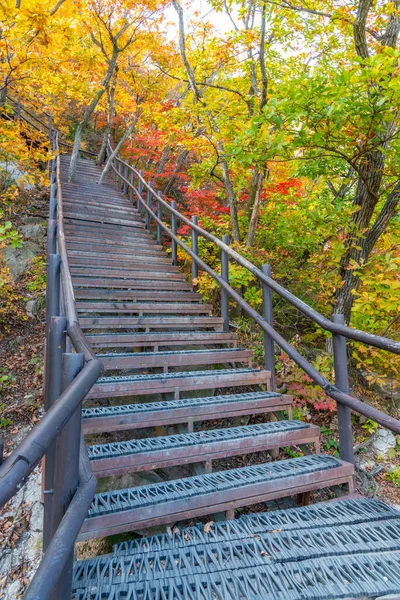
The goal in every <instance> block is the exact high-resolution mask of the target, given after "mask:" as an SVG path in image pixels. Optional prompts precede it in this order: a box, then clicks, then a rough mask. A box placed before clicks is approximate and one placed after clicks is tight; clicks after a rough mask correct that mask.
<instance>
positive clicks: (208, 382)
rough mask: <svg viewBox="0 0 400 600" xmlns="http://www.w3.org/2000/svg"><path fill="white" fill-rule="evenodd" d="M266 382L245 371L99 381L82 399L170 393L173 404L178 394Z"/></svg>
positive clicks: (265, 374) (261, 376) (266, 376)
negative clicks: (172, 396) (173, 399)
mask: <svg viewBox="0 0 400 600" xmlns="http://www.w3.org/2000/svg"><path fill="white" fill-rule="evenodd" d="M269 380H270V372H269V371H261V370H258V369H249V368H244V369H215V370H212V371H208V370H207V371H183V372H178V373H160V374H156V375H129V376H118V377H100V378H99V379H98V380H97V382H96V383H95V384H94V386H93V387H92V389H91V390H90V392H89V393H88V394H87V396H86V398H88V399H89V398H116V397H119V396H135V395H138V394H163V393H165V394H168V393H174V397H175V399H176V400H177V399H178V398H179V395H180V394H181V393H182V392H187V391H190V392H191V391H193V390H209V389H214V388H226V387H237V386H246V385H263V384H264V385H267V384H268V383H269Z"/></svg>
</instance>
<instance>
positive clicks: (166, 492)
mask: <svg viewBox="0 0 400 600" xmlns="http://www.w3.org/2000/svg"><path fill="white" fill-rule="evenodd" d="M341 467H345V471H346V473H347V472H348V474H349V475H350V474H351V473H352V472H353V466H352V465H350V464H348V463H343V462H342V461H340V460H339V459H337V458H334V457H333V456H328V455H319V454H314V455H310V456H303V457H300V458H291V459H288V460H282V461H277V462H273V463H264V464H260V465H253V466H247V467H240V468H236V469H229V470H226V471H219V472H215V473H209V474H204V475H195V476H193V477H185V478H183V479H176V480H173V481H162V482H160V483H152V484H147V485H141V486H138V487H133V488H126V489H120V490H112V491H108V492H102V493H98V494H96V495H95V498H94V500H93V503H92V505H91V507H90V509H89V512H88V517H87V519H86V521H85V523H84V525H83V528H82V532H83V533H84V532H87V531H89V530H90V528H91V526H90V523H91V522H93V520H95V519H97V518H99V517H101V518H102V519H103V518H104V517H105V516H106V515H109V516H114V515H115V514H116V513H125V512H129V511H135V510H139V509H140V510H143V509H144V508H145V507H151V509H152V510H153V511H154V509H155V508H157V507H159V508H160V507H161V508H162V510H163V518H165V517H166V514H167V508H166V504H171V503H172V504H173V508H172V510H173V512H174V514H176V513H177V512H178V511H179V510H186V509H187V503H188V502H189V501H190V500H191V499H194V498H197V499H198V498H199V497H201V498H202V502H203V503H205V504H206V505H207V508H209V504H208V498H207V497H208V496H211V495H213V494H214V495H215V494H216V495H217V496H218V497H219V498H221V496H222V495H223V496H224V497H225V498H226V499H225V502H226V503H228V491H229V490H235V491H236V492H237V493H238V494H239V495H240V490H244V488H246V487H248V486H257V484H263V483H268V484H272V483H274V493H275V492H276V491H277V488H278V487H279V486H278V482H284V486H283V487H284V489H285V492H286V491H287V492H288V493H287V495H290V488H289V486H288V485H287V484H288V481H289V480H290V478H298V477H299V476H302V475H313V474H316V473H326V474H327V475H328V476H329V475H330V472H331V471H332V472H333V471H334V470H335V469H338V468H339V469H340V468H341ZM346 467H347V468H346ZM178 501H179V502H180V503H183V506H185V507H186V508H181V509H180V508H179V506H178ZM197 506H198V504H197V503H196V507H197ZM209 512H210V511H209ZM211 512H212V511H211ZM153 514H154V513H153ZM144 516H145V515H144V513H143V514H142V517H141V518H144ZM102 526H104V523H103V524H102Z"/></svg>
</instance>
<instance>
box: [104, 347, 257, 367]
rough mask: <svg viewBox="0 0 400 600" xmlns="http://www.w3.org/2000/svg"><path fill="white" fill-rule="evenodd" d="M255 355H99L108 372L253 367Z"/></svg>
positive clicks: (186, 352)
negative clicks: (214, 366)
mask: <svg viewBox="0 0 400 600" xmlns="http://www.w3.org/2000/svg"><path fill="white" fill-rule="evenodd" d="M252 357H253V353H252V352H251V351H250V350H243V349H242V348H225V349H215V350H212V349H209V350H178V351H171V352H125V353H120V352H119V353H113V354H97V358H98V359H99V360H101V362H102V363H103V365H104V368H105V370H106V371H110V370H121V369H156V368H161V369H164V372H166V373H167V372H168V369H169V368H170V367H184V366H185V367H187V366H191V365H222V364H225V363H232V364H234V363H247V366H248V367H251V366H252Z"/></svg>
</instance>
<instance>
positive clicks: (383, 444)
mask: <svg viewBox="0 0 400 600" xmlns="http://www.w3.org/2000/svg"><path fill="white" fill-rule="evenodd" d="M370 443H371V449H372V451H373V452H374V453H375V454H377V455H378V456H382V457H387V456H388V454H389V450H392V449H393V448H396V438H395V436H394V435H393V433H392V432H391V431H389V429H381V428H379V429H378V430H377V431H376V432H375V433H374V435H373V436H372V437H371V439H370Z"/></svg>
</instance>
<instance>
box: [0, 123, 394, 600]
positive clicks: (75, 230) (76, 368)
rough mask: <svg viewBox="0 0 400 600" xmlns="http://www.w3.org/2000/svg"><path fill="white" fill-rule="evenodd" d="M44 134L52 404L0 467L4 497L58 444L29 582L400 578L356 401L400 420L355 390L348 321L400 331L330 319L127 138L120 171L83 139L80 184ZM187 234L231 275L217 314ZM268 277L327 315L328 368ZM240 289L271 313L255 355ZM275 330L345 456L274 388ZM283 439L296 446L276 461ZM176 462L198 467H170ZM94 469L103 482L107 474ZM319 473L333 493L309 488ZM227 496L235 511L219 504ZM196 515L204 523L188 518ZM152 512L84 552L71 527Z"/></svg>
mask: <svg viewBox="0 0 400 600" xmlns="http://www.w3.org/2000/svg"><path fill="white" fill-rule="evenodd" d="M50 136H51V140H52V143H53V148H54V151H55V154H56V155H57V158H56V159H55V160H54V161H52V164H51V169H50V172H51V198H50V219H49V223H48V285H47V309H46V310H47V331H46V379H45V410H46V413H45V415H44V417H43V419H42V420H41V421H40V423H38V424H37V425H36V426H35V427H34V428H33V429H32V431H31V432H30V433H29V434H28V436H27V437H26V438H25V439H24V440H23V442H22V443H21V444H20V445H19V446H18V447H17V448H16V449H15V450H14V452H13V453H11V454H10V456H9V457H8V458H7V459H6V460H5V462H4V464H3V465H1V466H0V506H1V505H3V504H4V503H5V502H6V501H7V500H8V499H9V498H11V497H12V496H13V495H14V494H15V492H16V490H17V489H18V488H19V487H20V485H21V484H23V483H24V482H25V481H26V479H27V478H28V477H29V475H30V473H31V472H32V470H33V469H34V468H35V466H36V465H37V464H38V463H39V461H40V460H41V459H42V458H43V457H44V456H45V457H46V462H45V464H44V465H43V473H44V508H45V520H44V555H43V560H42V562H41V564H40V566H39V568H38V570H37V572H36V574H35V576H34V578H33V581H32V583H31V585H30V587H29V588H28V590H27V592H26V593H25V596H24V597H25V599H26V600H46V599H48V598H50V597H51V598H54V599H55V600H67V599H68V600H69V599H70V598H71V597H72V598H74V599H75V600H105V599H114V600H117V599H118V600H122V599H124V600H128V599H131V600H189V599H192V600H201V599H204V600H215V599H218V600H239V599H244V600H256V599H257V600H258V599H261V598H263V599H265V600H333V599H336V598H337V599H339V598H341V599H347V600H351V599H355V598H359V599H361V598H362V599H365V598H381V597H383V596H385V595H386V596H387V595H390V594H392V595H393V594H394V597H400V584H399V578H398V573H399V569H400V535H399V534H400V513H399V512H398V511H396V510H394V509H392V508H390V507H389V506H387V505H385V504H384V503H381V502H377V501H374V500H368V499H363V498H361V497H359V496H357V495H355V494H354V466H353V462H354V461H353V443H352V436H351V419H350V409H352V410H354V411H357V412H359V413H360V414H363V415H365V416H367V417H369V418H373V419H374V420H376V421H377V422H378V423H380V424H381V425H383V426H386V427H389V428H390V429H391V430H392V431H395V432H396V433H400V422H399V421H397V420H396V419H394V418H392V417H389V416H388V415H386V414H384V413H383V412H381V411H379V410H377V409H375V408H374V407H371V406H369V405H366V404H364V403H363V402H361V401H360V400H358V399H357V398H355V397H353V396H352V395H350V393H349V390H348V379H347V367H346V346H345V344H346V338H348V339H353V340H357V341H359V342H362V343H366V344H370V345H372V346H375V347H378V348H384V349H386V350H388V351H389V352H394V353H397V354H399V353H400V344H399V343H398V342H394V341H393V340H389V339H386V338H382V337H378V336H374V335H371V334H368V333H366V332H363V331H359V330H354V329H352V328H349V327H346V326H345V325H344V324H343V322H342V320H341V318H340V317H337V316H336V317H335V318H334V319H333V320H332V321H330V320H328V319H326V318H324V317H323V316H322V315H320V314H319V313H317V312H316V311H314V310H313V309H311V308H310V307H308V306H307V305H305V304H304V303H303V302H301V300H299V299H298V298H296V297H295V296H293V295H292V294H291V293H290V292H288V291H287V290H285V289H284V288H282V287H281V286H280V285H279V284H277V282H275V281H274V280H273V279H272V278H271V277H270V274H269V272H268V269H263V270H260V269H257V268H256V267H255V266H254V265H252V264H251V263H249V262H248V261H247V260H246V259H244V258H243V257H242V256H240V255H239V254H238V253H236V252H235V251H234V250H232V249H231V248H230V247H229V244H228V240H227V239H226V237H225V238H224V239H223V240H222V241H221V240H219V239H218V238H216V237H215V236H213V235H212V234H210V233H209V232H207V231H205V230H202V229H201V228H200V227H199V226H198V224H197V222H196V219H194V220H192V221H190V220H188V219H187V218H186V217H184V216H183V215H181V214H180V213H179V212H178V211H177V210H176V207H175V205H174V203H171V204H168V203H166V202H165V201H164V199H163V198H162V197H161V196H160V195H159V194H157V193H156V192H155V190H154V189H153V188H152V187H151V186H150V185H149V184H148V183H147V182H146V181H145V180H144V178H143V177H142V175H141V174H140V173H139V172H137V171H136V170H135V169H133V168H132V167H130V166H129V165H128V164H127V163H125V162H124V161H122V160H121V159H120V158H118V157H117V158H115V159H114V163H113V172H114V181H112V180H111V178H109V180H108V181H107V182H106V183H105V184H104V185H102V186H99V185H98V184H97V181H98V178H99V175H100V172H101V169H100V167H98V166H96V165H95V164H94V163H93V162H92V161H91V160H85V159H83V158H81V159H80V160H79V162H78V167H77V175H76V179H75V181H74V183H69V182H68V181H67V172H68V166H69V160H70V159H69V157H68V156H66V155H64V156H60V155H59V146H58V138H57V134H56V133H55V132H54V130H52V128H51V131H50ZM110 150H111V148H109V151H110ZM115 184H116V185H115ZM169 217H170V218H171V227H170V228H169V226H168V225H167V224H166V220H167V219H168V218H169ZM179 219H180V220H181V222H183V223H185V224H186V225H189V226H190V227H191V236H192V241H191V246H190V247H189V246H188V245H186V244H185V242H184V241H183V240H181V239H180V238H179V236H178V235H177V226H178V220H179ZM163 236H167V239H169V240H171V254H170V256H168V255H167V253H166V252H165V250H164V249H163V241H164V239H163ZM199 236H203V237H204V238H205V239H207V240H208V241H210V242H211V243H213V244H215V245H216V246H217V247H219V248H220V250H221V273H216V272H215V271H214V270H213V269H211V267H209V266H208V265H207V264H206V263H205V262H204V261H203V260H202V259H201V258H200V257H199V256H198V237H199ZM155 238H156V239H155ZM178 246H181V248H182V249H183V250H184V251H185V252H186V254H187V256H189V257H190V258H191V260H192V278H195V277H196V276H197V271H198V269H202V270H204V271H205V272H207V273H209V274H210V275H211V276H212V277H213V278H214V279H215V281H217V283H218V284H219V286H220V288H221V314H220V315H213V314H212V307H211V306H210V305H207V304H203V303H202V301H201V297H200V295H199V294H198V293H197V292H196V291H195V290H193V286H192V284H191V283H188V282H187V281H186V278H185V276H184V275H183V274H182V273H181V272H180V271H179V269H178V266H177V248H178ZM229 259H231V260H235V261H236V262H237V263H238V264H240V265H241V266H243V267H245V268H246V269H248V270H249V271H251V272H252V273H253V274H255V275H256V277H257V278H258V280H259V281H260V283H261V286H262V289H263V300H264V304H263V313H262V315H260V314H259V313H258V312H257V311H256V310H255V309H253V308H252V307H251V306H249V305H248V304H247V303H246V302H245V301H244V300H243V298H241V296H240V295H239V294H238V293H237V291H236V290H234V289H233V288H231V286H230V285H229ZM272 290H273V291H275V292H276V293H278V294H279V295H280V296H281V297H282V298H284V299H285V300H286V301H288V302H289V303H291V304H292V305H293V306H295V307H296V308H298V309H299V310H301V311H302V312H303V313H304V314H305V315H306V316H307V317H309V318H311V319H312V320H313V321H314V322H315V323H318V325H320V326H321V327H323V328H324V329H325V330H327V331H330V332H331V333H332V335H333V348H334V358H335V376H336V381H335V385H333V384H332V383H331V382H329V381H327V380H326V379H325V378H324V377H323V376H322V375H321V374H320V373H319V372H318V371H317V370H316V369H315V368H314V367H313V366H312V365H311V364H310V363H308V362H307V360H305V359H304V358H303V357H302V356H301V355H300V354H299V353H298V352H297V350H295V349H294V348H293V347H292V346H291V345H290V344H289V343H288V342H287V341H286V340H284V339H283V338H282V337H281V336H280V335H279V334H278V333H277V332H276V330H275V329H274V327H273V319H272V302H271V291H272ZM229 298H231V299H232V300H234V301H235V302H236V303H237V304H238V305H239V306H241V308H242V309H243V310H244V311H245V312H246V313H247V315H248V316H249V317H250V318H252V319H253V320H254V321H255V322H256V323H257V325H259V327H260V328H261V330H262V331H263V334H264V350H265V368H263V369H255V368H253V366H252V353H251V352H250V351H249V350H248V349H246V348H240V347H239V346H238V340H237V338H236V335H235V334H234V333H232V332H231V331H230V328H229ZM274 343H276V344H278V345H279V346H280V348H281V349H282V350H283V351H284V352H286V353H287V354H288V355H289V356H290V357H291V358H292V359H293V360H295V362H296V363H297V364H298V365H299V366H300V367H301V368H302V369H303V370H304V371H305V372H306V373H307V374H308V375H309V376H310V377H311V378H312V379H313V380H314V381H315V382H316V383H317V384H318V385H320V386H321V387H322V388H323V389H324V390H325V392H326V393H327V394H328V395H329V396H330V397H331V398H333V399H334V400H336V401H337V403H338V422H339V433H340V459H339V458H335V457H332V456H328V455H324V454H320V446H319V428H318V427H317V426H316V425H313V424H308V423H303V422H300V421H296V420H293V419H292V410H291V402H292V398H291V397H290V396H288V395H282V394H279V393H277V392H276V391H275V389H276V388H275V372H274ZM72 350H73V351H72ZM255 416H257V418H256V419H254V417H255ZM232 419H234V420H232ZM241 419H242V420H241ZM93 436H94V437H93ZM287 446H289V447H290V446H300V447H301V448H302V450H303V453H304V455H303V456H299V457H297V458H290V459H288V460H274V459H275V458H277V456H278V453H277V451H278V450H279V449H280V448H284V447H287ZM256 453H258V454H256ZM246 456H251V457H252V460H253V461H254V462H252V461H248V460H247V458H246ZM242 457H243V458H242ZM227 459H229V461H227ZM243 464H244V465H246V466H242V465H243ZM176 466H184V467H185V469H191V470H190V471H187V472H188V473H191V474H190V475H188V476H185V477H176V476H175V473H176V471H175V470H174V469H175V468H176ZM154 469H162V472H163V473H164V476H165V477H164V480H163V481H160V482H158V483H150V484H146V485H139V486H135V487H134V486H131V487H122V488H118V487H116V488H113V487H112V486H111V487H110V481H115V479H116V477H114V476H119V475H126V474H128V473H138V472H143V473H145V472H147V471H149V470H154ZM109 477H110V479H107V478H109ZM100 478H101V479H102V480H103V481H102V487H101V489H103V490H104V489H107V491H98V492H97V493H96V479H97V480H99V479H100ZM107 482H108V483H107ZM107 486H108V487H107ZM322 489H329V490H330V491H331V496H333V495H334V494H336V495H338V496H339V497H338V498H336V499H335V500H331V501H330V502H321V503H318V504H314V505H313V504H310V502H311V501H312V495H311V494H312V493H313V492H317V491H319V490H322ZM284 498H290V499H292V504H293V500H294V501H295V503H297V507H295V508H286V509H285V510H272V511H271V512H251V513H249V514H242V512H243V511H242V510H240V511H239V510H238V509H243V508H244V507H248V506H252V505H259V503H263V504H262V510H263V511H264V510H266V507H268V508H270V507H272V503H274V502H275V506H276V505H277V504H278V501H280V500H281V499H284ZM265 503H267V506H266V504H265ZM221 514H224V516H225V519H224V520H222V521H220V520H217V519H214V515H218V519H219V518H220V517H221ZM235 517H237V518H236V519H235ZM200 519H202V520H203V523H200V522H199V521H200ZM188 520H189V521H192V522H193V521H194V522H198V524H197V525H196V526H191V527H188V526H186V524H185V523H186V522H187V521H188ZM214 520H216V522H215V523H214V522H211V521H214ZM206 521H208V523H207V524H206V525H205V524H204V523H205V522H206ZM174 525H177V526H175V527H173V528H172V529H171V526H174ZM152 526H159V527H166V526H170V527H169V528H168V529H167V530H166V533H163V534H161V535H158V536H147V537H138V536H137V535H136V536H135V537H133V539H132V540H130V541H124V542H121V543H117V544H115V545H114V549H113V552H112V554H109V555H104V556H99V557H96V558H93V559H88V560H81V561H77V562H75V563H74V561H73V549H74V544H75V542H76V540H77V539H78V540H88V539H90V538H96V537H104V536H110V535H115V534H121V533H127V532H135V531H136V532H138V531H140V532H142V531H143V530H144V529H146V528H149V527H152ZM396 595H397V596H396Z"/></svg>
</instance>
